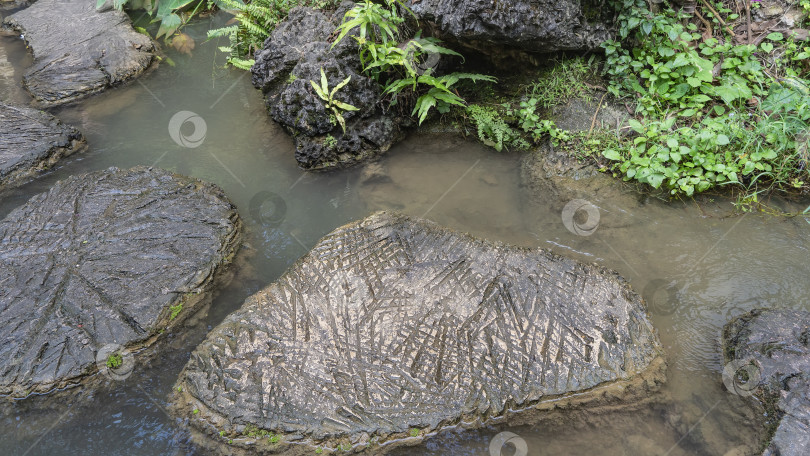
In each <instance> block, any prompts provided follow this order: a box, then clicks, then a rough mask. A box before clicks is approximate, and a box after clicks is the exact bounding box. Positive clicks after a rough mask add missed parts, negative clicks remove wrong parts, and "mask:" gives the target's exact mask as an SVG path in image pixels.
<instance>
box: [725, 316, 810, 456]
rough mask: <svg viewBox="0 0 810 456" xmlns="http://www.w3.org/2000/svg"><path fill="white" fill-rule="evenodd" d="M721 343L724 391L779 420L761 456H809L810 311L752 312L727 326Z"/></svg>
mask: <svg viewBox="0 0 810 456" xmlns="http://www.w3.org/2000/svg"><path fill="white" fill-rule="evenodd" d="M723 342H724V355H725V358H726V362H727V365H726V366H727V367H726V369H725V370H724V373H723V382H724V383H725V384H726V387H727V388H728V389H729V390H731V391H732V392H736V393H738V394H741V395H743V396H745V395H750V394H755V395H756V396H757V397H758V398H759V399H760V400H761V401H762V402H763V403H764V404H765V408H766V410H767V411H768V412H769V413H768V415H769V416H770V417H771V419H772V420H776V419H778V418H779V417H780V416H781V420H780V421H778V424H776V423H772V424H776V426H777V427H776V430H775V432H774V433H773V437H772V438H771V441H770V443H769V445H768V446H767V448H766V449H765V452H764V453H763V455H765V456H800V455H808V454H810V312H804V311H796V310H771V309H757V310H753V311H751V312H749V313H747V314H745V315H742V316H740V317H737V318H735V319H734V320H732V321H731V322H729V323H728V324H727V325H726V327H725V329H724V331H723Z"/></svg>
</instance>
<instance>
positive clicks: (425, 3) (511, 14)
mask: <svg viewBox="0 0 810 456" xmlns="http://www.w3.org/2000/svg"><path fill="white" fill-rule="evenodd" d="M407 4H408V6H410V8H411V9H412V10H413V12H414V13H415V14H416V16H417V18H418V19H419V26H420V27H427V28H428V29H430V31H431V33H432V34H434V35H437V36H439V37H440V38H442V39H444V40H446V41H448V42H452V43H456V44H458V45H461V46H465V47H467V48H471V49H475V50H477V51H479V52H482V53H483V54H487V55H491V56H494V57H498V56H501V57H503V56H511V54H510V53H509V52H508V51H509V50H520V51H525V52H530V53H546V52H556V51H569V50H577V51H589V50H596V49H600V46H601V44H602V43H603V42H604V41H605V40H607V39H610V38H611V36H612V34H611V33H610V32H609V30H608V28H609V27H608V26H607V24H608V23H609V18H610V17H612V13H610V12H609V11H608V9H607V6H605V5H604V2H596V1H593V0H563V1H555V0H501V1H498V2H493V1H491V0H461V1H449V0H418V1H413V0H411V1H409V2H408V3H407ZM505 51H506V52H505Z"/></svg>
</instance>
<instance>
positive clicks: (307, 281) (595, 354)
mask: <svg viewBox="0 0 810 456" xmlns="http://www.w3.org/2000/svg"><path fill="white" fill-rule="evenodd" d="M660 355H661V347H660V344H659V342H658V338H657V335H656V333H655V331H654V329H653V327H652V324H651V323H650V320H649V319H648V316H647V312H646V308H645V305H644V303H643V302H642V300H641V298H640V297H639V296H638V295H637V294H636V293H634V292H633V291H631V289H630V288H629V287H628V285H627V284H626V283H625V281H624V280H623V279H622V278H621V277H619V276H618V275H617V274H616V273H614V272H611V271H608V270H605V269H602V268H599V267H596V266H593V265H585V264H581V263H578V262H576V261H573V260H570V259H567V258H563V257H559V256H556V255H553V254H551V253H549V252H547V251H543V250H531V249H522V248H516V247H510V246H507V245H503V244H499V243H492V242H488V241H484V240H480V239H477V238H473V237H471V236H469V235H466V234H461V233H457V232H453V231H450V230H447V229H444V228H442V227H440V226H439V225H436V224H435V223H433V222H429V221H425V220H421V219H412V218H409V217H407V216H404V215H398V214H393V213H386V212H378V213H376V214H373V215H371V216H369V217H368V218H366V219H364V220H361V221H358V222H354V223H351V224H349V225H346V226H344V227H341V228H338V229H336V230H335V231H333V232H332V233H331V234H329V235H327V236H326V237H325V238H323V239H322V240H320V241H319V242H318V243H317V244H316V245H315V246H314V247H313V249H312V251H311V252H310V253H309V254H307V255H306V256H304V257H303V258H302V259H300V260H299V261H298V262H297V263H296V264H295V265H293V266H292V267H291V268H290V269H289V270H288V271H287V272H285V273H284V274H283V275H282V276H281V277H280V278H279V279H278V281H276V282H275V283H274V284H272V285H270V286H269V287H267V288H265V289H264V290H261V291H259V292H258V293H256V294H255V295H253V296H252V297H250V298H248V300H247V301H246V302H245V303H244V305H243V306H242V307H241V308H240V309H239V310H238V311H236V312H234V313H233V314H231V315H229V316H228V317H227V318H226V319H225V321H224V322H223V323H221V324H220V325H219V326H218V327H217V328H215V329H214V330H213V331H212V332H211V333H210V334H209V336H208V337H207V339H206V340H205V341H203V343H202V344H201V345H200V346H198V348H197V349H196V350H195V351H194V352H193V354H192V356H191V359H190V360H189V362H188V364H187V365H186V367H185V368H184V370H183V371H182V373H181V375H180V379H179V382H178V385H177V388H176V390H177V391H178V392H176V393H174V398H173V401H174V403H175V407H174V408H175V411H176V412H177V413H179V414H182V415H184V416H189V417H191V422H192V424H194V426H195V427H196V428H197V429H198V430H201V431H202V432H208V433H211V434H214V435H215V437H214V439H203V440H204V441H207V442H209V443H212V444H214V445H216V443H215V442H217V441H222V437H221V436H222V435H224V436H225V439H226V441H227V440H228V438H229V437H228V436H234V437H235V436H237V435H245V434H248V435H252V436H254V437H255V436H256V435H262V433H265V435H266V433H267V432H273V433H275V434H277V435H279V436H280V437H281V441H280V442H278V443H274V444H271V445H269V447H268V448H269V449H267V451H280V452H281V451H283V452H284V454H299V453H301V454H311V453H312V451H313V446H315V447H317V446H323V447H325V448H332V449H334V448H337V447H338V445H340V448H342V449H344V450H346V449H348V448H352V449H353V450H356V451H360V450H364V449H368V450H370V451H372V452H375V453H376V452H385V451H387V449H388V448H392V447H394V446H396V445H398V444H414V443H418V442H420V441H421V440H423V439H424V438H425V437H426V436H428V435H431V434H433V433H435V432H437V431H440V430H442V429H444V428H446V427H448V426H453V425H462V426H471V427H477V426H481V425H484V424H485V423H487V422H489V420H492V419H499V418H502V417H508V416H509V415H514V414H515V413H517V412H514V411H515V410H521V412H519V415H520V416H523V415H524V414H532V413H541V411H543V410H546V411H547V410H550V409H554V408H555V407H557V406H562V405H561V404H570V403H567V402H566V400H572V401H579V400H583V401H584V399H585V398H591V399H594V398H596V397H599V398H603V399H604V397H605V396H611V397H612V398H622V399H624V400H627V397H628V393H629V392H630V391H631V390H633V389H634V388H633V387H629V386H628V383H626V382H632V381H635V380H638V379H639V378H643V377H644V375H645V374H646V373H649V372H651V371H655V372H658V373H660V372H661V371H662V369H663V367H662V365H663V361H662V360H661V357H660ZM660 378H661V377H660V376H659V377H656V379H654V380H653V379H652V377H647V378H645V379H644V380H643V382H642V383H643V384H644V385H646V387H647V389H645V392H647V391H652V390H654V389H655V388H656V387H657V382H658V381H659V380H660ZM620 385H621V386H620ZM603 388H604V389H603ZM642 389H644V388H642ZM607 390H610V391H611V392H610V393H607V392H606V391H607ZM645 394H646V393H645ZM617 400H620V401H621V399H617ZM262 430H263V431H262ZM415 431H418V432H415ZM220 432H221V433H222V434H219V433H220ZM217 434H218V435H217ZM247 440H251V439H247ZM245 441H246V439H245V438H241V440H239V441H237V439H236V438H233V443H234V444H238V443H239V442H242V443H244V442H245ZM266 441H267V439H266V438H265V439H264V443H266ZM253 443H255V444H256V446H250V448H251V451H258V449H257V448H262V445H264V443H262V441H258V440H257V441H255V442H253ZM301 444H302V445H301ZM251 445H252V444H251ZM229 451H231V450H229Z"/></svg>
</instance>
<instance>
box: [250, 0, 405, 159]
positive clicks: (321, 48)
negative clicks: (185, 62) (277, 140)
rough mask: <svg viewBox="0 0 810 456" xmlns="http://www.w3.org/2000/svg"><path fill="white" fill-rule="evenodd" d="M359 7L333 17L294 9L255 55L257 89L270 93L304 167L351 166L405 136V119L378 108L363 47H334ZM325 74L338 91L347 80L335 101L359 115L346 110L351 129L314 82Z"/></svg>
mask: <svg viewBox="0 0 810 456" xmlns="http://www.w3.org/2000/svg"><path fill="white" fill-rule="evenodd" d="M351 6H352V3H351V2H344V4H342V5H341V7H340V8H338V10H337V11H335V12H334V13H326V12H322V11H319V10H316V9H312V8H294V9H292V10H291V11H290V14H289V16H288V17H287V19H286V20H285V21H284V22H282V23H281V24H279V26H278V27H276V29H275V30H274V31H273V33H272V34H271V35H270V37H269V38H268V39H267V40H266V41H265V42H264V46H263V48H262V50H261V51H259V52H257V53H256V63H255V65H253V68H252V69H251V71H252V73H253V85H254V86H256V88H258V89H261V90H262V92H263V93H264V94H265V97H266V101H267V107H268V112H269V114H270V117H271V118H272V119H273V120H275V121H276V122H278V123H279V124H281V125H282V126H284V127H285V128H286V129H287V131H289V132H290V133H291V134H292V135H293V138H294V140H295V159H296V160H297V161H298V164H299V165H300V166H301V167H302V168H305V169H326V168H333V167H339V166H346V165H351V164H354V163H357V162H359V161H362V160H364V159H366V158H370V157H373V156H375V155H378V154H380V153H382V152H385V151H387V150H388V149H389V148H390V147H391V145H392V144H393V143H394V142H396V141H397V140H399V139H400V138H401V137H402V135H403V133H402V131H401V129H400V126H399V121H398V120H397V119H396V118H395V117H394V116H392V115H388V114H384V113H383V112H382V110H381V108H380V106H379V101H380V98H381V93H380V88H379V85H378V84H377V83H376V82H375V81H374V80H372V79H371V78H368V77H367V76H365V75H364V74H363V72H362V66H361V64H360V58H359V57H358V47H357V42H356V41H355V40H354V39H352V38H351V37H349V36H347V37H346V38H344V39H343V40H342V41H341V42H340V43H339V44H338V45H337V46H335V48H334V49H332V48H331V46H332V43H331V42H330V41H329V37H330V35H332V33H333V32H334V30H335V29H336V28H337V26H338V25H339V24H340V23H341V21H342V20H343V15H344V14H345V12H346V11H347V10H348V9H349V8H350V7H351ZM321 69H323V71H324V73H325V74H326V77H327V79H328V86H329V91H330V92H331V91H332V89H334V88H335V87H336V86H337V85H338V84H340V83H341V82H342V81H344V80H345V79H346V78H351V80H350V81H349V82H348V84H347V85H346V86H344V87H343V88H341V89H340V90H338V91H337V92H336V94H335V99H337V100H339V101H342V102H344V103H348V104H350V105H352V106H354V107H356V108H358V110H357V111H341V115H342V116H343V118H344V119H345V120H346V132H345V133H344V132H343V130H342V129H341V127H340V125H339V123H338V122H337V119H336V118H335V116H334V113H333V112H332V111H331V110H330V109H327V108H326V107H325V103H324V101H323V100H322V99H321V98H319V97H318V95H317V94H316V93H315V91H314V90H313V88H312V84H311V82H310V81H315V83H317V84H319V85H320V81H321Z"/></svg>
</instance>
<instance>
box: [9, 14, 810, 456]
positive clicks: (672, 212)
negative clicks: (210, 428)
mask: <svg viewBox="0 0 810 456" xmlns="http://www.w3.org/2000/svg"><path fill="white" fill-rule="evenodd" d="M212 21H220V22H221V21H222V19H221V18H218V17H215V18H213V19H212ZM210 26H211V24H209V23H208V22H201V23H198V24H196V25H194V26H192V27H189V28H187V29H186V32H187V33H188V34H190V35H191V36H192V38H194V39H195V40H196V41H197V47H196V49H195V50H194V53H193V55H191V56H189V55H183V54H177V53H174V52H172V51H171V50H170V51H169V52H168V55H169V56H170V57H171V58H172V59H173V61H174V62H176V65H175V66H170V65H167V64H161V65H160V67H159V68H157V69H156V70H155V71H153V72H151V73H149V74H148V75H146V76H145V77H143V78H141V79H140V80H138V81H136V82H134V83H131V84H129V85H126V86H124V87H120V88H117V89H114V90H111V91H109V92H107V93H104V94H101V95H99V96H95V97H92V98H90V99H87V100H84V101H81V102H79V103H75V104H73V105H70V106H67V107H64V108H60V109H57V110H55V111H54V113H55V114H56V115H57V116H58V117H60V118H61V119H62V120H63V121H65V122H66V123H70V124H73V125H75V126H76V127H78V128H79V129H80V130H82V131H83V132H84V134H85V135H86V137H87V140H88V144H89V148H88V150H87V151H85V152H83V153H81V154H78V155H75V156H72V157H70V158H69V159H67V160H65V161H63V162H62V163H61V164H59V165H58V166H57V167H55V168H54V169H52V170H50V171H48V172H47V173H46V174H45V175H43V176H40V177H38V178H37V179H35V180H32V181H30V182H29V183H27V184H26V185H23V186H21V187H19V188H16V189H12V190H8V191H6V192H5V193H3V194H0V216H5V215H6V214H7V213H8V212H9V211H10V210H12V209H13V208H14V207H17V206H19V205H21V204H23V203H24V202H25V201H26V200H27V199H28V198H30V197H31V196H32V195H34V194H36V193H39V192H42V191H45V190H47V189H48V188H49V187H50V186H51V185H52V184H53V183H54V182H55V181H57V180H59V179H62V178H64V177H66V176H69V175H72V174H77V173H84V172H88V171H93V170H99V169H105V168H107V167H110V166H118V167H130V166H135V165H147V166H159V167H163V168H167V169H170V170H173V171H176V172H179V173H182V174H187V175H192V176H195V177H198V178H201V179H205V180H208V181H211V182H214V183H216V184H218V185H219V186H221V187H222V188H223V189H224V190H225V192H226V193H227V195H229V197H230V198H231V199H232V201H234V202H235V204H236V205H237V207H238V208H239V211H240V214H241V215H242V218H243V219H244V221H245V227H246V231H247V235H246V243H245V247H244V248H243V250H242V252H241V253H240V255H239V256H238V258H237V261H236V264H235V269H234V273H235V276H234V280H233V282H232V283H231V284H230V285H229V286H227V287H225V288H223V289H221V290H219V291H218V292H217V294H216V295H215V297H214V298H213V302H212V305H211V306H210V308H209V309H208V310H207V312H205V313H203V314H201V315H200V316H199V318H198V319H197V321H196V323H189V326H187V327H186V328H185V331H187V333H185V334H183V335H182V337H181V336H180V335H171V336H170V341H169V349H168V350H167V351H166V354H165V355H163V356H161V357H158V358H156V359H152V360H150V361H148V362H143V363H140V364H137V357H136V368H135V371H134V373H133V374H132V375H131V376H130V377H129V378H127V379H126V380H124V381H122V382H118V383H112V382H111V383H110V384H109V385H108V387H107V388H105V389H103V390H102V391H100V392H98V393H97V394H95V396H94V397H93V399H92V401H91V402H90V403H83V404H79V405H75V406H73V405H71V404H70V403H69V402H63V403H62V404H60V405H57V406H52V407H38V405H39V402H38V401H37V400H36V399H33V400H28V401H21V402H18V403H16V404H15V405H13V406H12V407H11V410H10V411H8V412H6V413H4V414H3V416H2V418H0V423H1V424H2V426H0V448H2V449H3V451H2V452H3V453H5V454H29V455H46V454H76V455H79V454H81V455H85V454H149V455H154V454H190V453H195V452H197V450H196V448H195V447H194V446H193V445H192V444H191V443H190V442H189V434H188V433H187V432H186V430H185V427H184V423H183V421H182V420H180V419H177V418H173V417H170V416H169V415H168V414H167V413H165V408H166V406H167V403H166V401H167V399H166V398H167V396H168V394H169V392H170V391H171V388H172V387H173V384H174V380H175V379H176V377H177V375H178V373H179V371H180V370H181V368H182V366H183V365H184V364H185V362H186V360H187V359H188V357H189V354H190V352H191V350H192V349H193V348H194V346H195V345H196V344H197V343H198V342H199V341H200V340H202V338H203V337H204V335H205V333H206V332H207V331H208V330H210V329H211V328H213V327H214V326H215V325H216V324H218V323H219V322H220V321H222V319H223V318H224V317H225V316H226V315H227V314H228V313H230V312H231V311H233V310H234V309H236V308H238V307H239V306H240V305H241V303H242V302H243V301H244V299H245V298H246V297H247V296H249V295H250V294H252V293H254V292H256V291H257V290H259V289H260V288H262V287H264V286H266V285H267V284H269V283H271V282H272V281H273V280H275V279H276V278H277V277H278V276H279V275H280V274H281V273H282V272H283V271H284V270H285V269H286V268H287V267H288V266H290V265H291V264H292V263H293V262H294V261H295V260H296V259H297V258H299V257H300V256H301V255H303V254H304V253H306V252H307V251H308V250H309V248H311V247H312V245H314V243H315V242H316V241H317V240H318V239H319V238H320V237H321V236H323V235H324V234H326V233H328V232H329V231H331V230H333V229H334V228H336V227H338V226H340V225H343V224H345V223H348V222H350V221H352V220H355V219H357V218H360V217H364V216H366V215H368V214H370V213H371V212H373V211H376V210H397V211H402V212H405V213H407V214H410V215H415V216H424V217H426V218H429V219H432V220H434V221H436V222H439V223H441V224H443V225H447V226H449V227H452V228H456V229H459V230H463V231H468V232H470V233H472V234H475V235H478V236H482V237H486V238H490V239H493V240H500V241H504V242H509V243H513V244H517V245H523V246H529V247H543V248H548V249H551V250H553V251H555V252H557V253H560V254H564V255H568V256H573V257H575V258H577V259H579V260H582V261H586V262H596V263H599V264H601V265H604V266H607V267H609V268H612V269H615V270H617V271H619V272H620V273H621V274H622V275H623V276H624V277H625V278H627V279H628V281H629V282H630V284H631V285H632V286H633V287H634V288H635V289H636V290H638V291H639V292H641V293H642V294H643V295H644V297H645V298H646V299H647V300H648V302H650V306H651V314H652V318H653V322H654V323H655V325H656V327H657V328H658V331H659V334H660V336H661V340H662V342H663V344H664V346H665V348H666V351H667V358H668V360H669V374H668V383H667V385H666V387H665V390H664V393H665V396H666V397H667V398H668V399H667V400H666V401H665V402H664V403H659V404H653V405H650V406H648V407H645V408H643V409H641V410H636V411H633V412H632V413H621V412H616V411H601V412H600V413H594V414H593V416H592V417H591V418H590V419H588V420H581V421H578V420H574V419H571V420H558V421H554V422H547V423H540V424H537V425H533V426H519V427H511V428H510V427H508V426H498V427H489V428H485V429H483V430H480V431H450V432H447V433H446V434H445V435H443V436H441V437H439V438H434V439H432V440H430V441H428V442H427V443H426V444H425V445H423V446H421V447H417V448H410V449H406V450H403V451H400V452H399V453H398V454H403V455H404V454H431V455H442V454H453V455H480V454H487V453H488V446H489V442H490V440H491V438H492V437H493V436H494V435H495V434H496V433H498V432H501V431H504V430H509V431H511V432H514V433H515V434H517V435H518V436H520V438H522V439H523V440H524V441H525V442H526V444H527V448H528V450H529V454H530V455H546V454H549V455H551V454H585V453H592V452H593V451H594V449H595V448H598V452H599V454H605V455H625V454H627V455H630V454H671V455H685V454H707V455H708V454H719V455H723V454H753V453H754V452H755V450H756V449H757V445H758V444H759V439H760V438H761V435H760V433H759V430H758V427H757V423H756V422H757V421H758V420H759V419H760V418H761V417H758V416H756V414H757V413H758V411H757V410H756V409H755V408H753V407H751V406H749V402H748V401H746V400H743V399H741V398H738V397H736V396H733V395H731V394H730V393H728V392H726V391H725V390H724V388H723V386H722V382H721V377H720V372H721V371H722V367H723V365H722V357H721V355H720V342H719V336H720V331H721V328H722V326H723V325H724V324H725V323H726V322H727V321H728V320H729V319H730V318H732V317H734V316H736V315H739V314H741V313H743V312H745V311H747V310H750V309H752V308H756V307H763V306H767V307H777V308H779V307H789V308H804V309H806V310H810V304H808V303H810V289H809V288H808V287H807V285H806V281H807V277H808V276H810V264H809V263H808V262H807V258H808V253H810V252H808V249H809V248H810V242H808V235H810V224H807V223H805V221H804V220H802V219H776V218H770V217H765V216H760V215H755V214H751V215H747V216H744V217H739V216H734V217H729V214H730V211H731V209H732V206H731V202H730V201H727V200H724V199H715V200H710V199H708V198H703V199H701V200H699V202H697V203H695V202H690V203H679V202H671V203H665V202H660V201H658V200H655V199H647V200H639V199H638V198H630V199H629V200H627V201H625V200H611V199H606V198H604V197H603V196H601V195H598V194H596V195H591V196H589V197H587V198H586V199H587V200H588V201H589V202H591V203H592V204H593V205H594V206H595V207H597V208H598V213H599V217H600V218H599V222H598V225H597V227H596V230H595V231H594V232H593V233H592V234H591V235H588V236H582V235H578V234H576V233H575V232H572V231H569V229H567V228H566V224H565V223H564V221H563V220H562V217H561V211H562V210H563V208H564V206H565V205H566V203H568V202H567V201H556V200H554V199H553V198H550V197H549V198H548V199H544V196H543V195H539V197H538V198H527V197H526V192H527V189H526V188H524V187H523V186H522V185H521V173H520V166H521V158H520V155H519V154H509V153H496V152H494V151H493V150H491V149H487V148H485V147H483V146H481V145H479V144H477V143H474V142H470V141H466V140H463V139H459V138H456V137H433V136H417V135H415V136H413V137H411V138H409V139H408V140H406V141H405V142H403V143H401V144H399V145H397V146H395V147H394V148H392V150H391V151H389V153H388V154H386V156H385V157H383V158H382V159H381V160H380V161H379V162H377V163H374V164H370V165H367V166H363V167H358V168H354V169H350V170H344V171H339V172H333V173H328V174H310V173H305V172H303V171H301V170H300V169H298V168H297V166H296V163H295V161H294V159H293V145H292V142H291V140H290V138H289V137H288V136H287V135H286V134H285V133H284V132H283V131H282V130H281V129H280V128H279V127H278V126H277V125H275V124H274V123H272V122H271V121H270V120H269V118H268V116H267V115H266V113H265V107H264V104H263V101H262V99H261V96H260V93H259V92H258V91H256V90H255V89H254V88H253V87H252V86H251V83H250V75H249V74H248V73H245V72H242V71H239V70H234V69H225V68H223V67H222V64H223V57H222V55H221V54H220V53H218V51H217V46H219V45H222V44H224V43H218V42H216V41H211V42H204V41H205V32H206V30H207V29H208V28H209V27H210ZM29 64H30V56H28V55H27V54H26V53H25V49H24V47H23V46H22V44H21V43H20V42H19V41H17V40H15V39H13V38H10V37H0V96H2V97H4V99H8V100H12V101H15V102H22V103H24V102H26V101H27V100H28V98H27V97H26V96H25V95H24V94H23V93H22V92H21V91H20V90H19V80H20V78H21V72H22V70H23V69H24V68H25V67H26V66H27V65H29ZM183 111H188V112H191V113H193V114H195V115H196V116H198V117H199V118H201V119H202V120H203V121H204V139H202V140H198V139H196V138H197V136H198V135H197V134H198V133H199V132H198V131H197V130H195V128H189V127H194V125H192V124H191V123H190V122H186V123H185V124H183V125H182V129H181V130H180V133H181V135H182V136H183V137H184V138H186V139H188V138H191V139H190V140H193V141H192V142H195V141H196V142H195V144H194V145H195V147H185V146H184V145H183V140H182V138H181V141H179V142H178V141H176V140H175V139H176V138H172V136H171V135H170V132H169V125H170V123H171V122H172V119H173V118H174V117H175V116H176V115H178V113H182V112H183ZM183 115H186V114H183ZM186 118H188V117H186ZM198 128H199V127H198ZM188 145H189V144H188V143H186V146H188ZM805 206H806V204H805ZM735 450H736V451H740V453H729V452H730V451H735ZM503 454H508V450H507V449H506V448H505V449H504V452H503Z"/></svg>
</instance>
